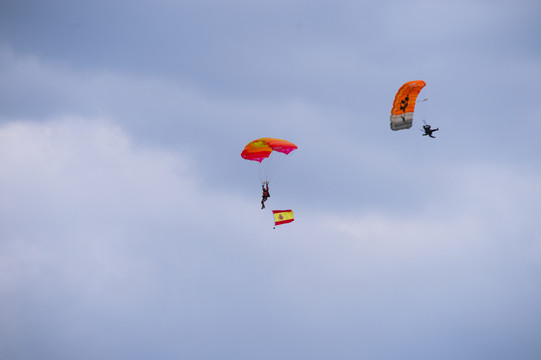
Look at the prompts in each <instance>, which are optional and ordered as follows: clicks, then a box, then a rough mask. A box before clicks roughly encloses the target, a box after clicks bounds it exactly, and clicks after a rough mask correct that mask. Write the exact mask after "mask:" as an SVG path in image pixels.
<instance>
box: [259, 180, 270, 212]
mask: <svg viewBox="0 0 541 360" xmlns="http://www.w3.org/2000/svg"><path fill="white" fill-rule="evenodd" d="M265 185H266V188H265ZM261 190H262V191H263V196H262V199H261V209H264V208H265V201H267V199H268V198H270V193H269V182H268V181H265V182H264V183H263V185H261Z"/></svg>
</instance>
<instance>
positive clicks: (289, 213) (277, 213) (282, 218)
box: [272, 210, 295, 225]
mask: <svg viewBox="0 0 541 360" xmlns="http://www.w3.org/2000/svg"><path fill="white" fill-rule="evenodd" d="M272 213H273V215H274V225H282V224H287V223H290V222H292V221H293V220H295V219H293V210H272Z"/></svg>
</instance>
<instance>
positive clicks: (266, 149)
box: [240, 138, 297, 162]
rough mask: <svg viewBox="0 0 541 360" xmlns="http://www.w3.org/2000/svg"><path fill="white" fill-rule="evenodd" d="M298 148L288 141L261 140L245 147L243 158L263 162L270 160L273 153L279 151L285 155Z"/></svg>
mask: <svg viewBox="0 0 541 360" xmlns="http://www.w3.org/2000/svg"><path fill="white" fill-rule="evenodd" d="M296 148H297V145H295V144H293V143H292V142H289V141H287V140H281V139H273V138H261V139H257V140H254V141H251V142H250V143H249V144H248V145H246V146H245V147H244V150H243V151H242V154H241V155H240V156H242V158H244V159H246V160H253V161H258V162H261V161H263V160H264V159H265V158H268V157H269V156H270V154H271V153H272V152H273V151H278V152H281V153H284V154H286V155H287V154H289V153H290V152H292V151H293V150H295V149H296Z"/></svg>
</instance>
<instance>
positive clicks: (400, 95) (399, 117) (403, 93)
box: [391, 80, 426, 130]
mask: <svg viewBox="0 0 541 360" xmlns="http://www.w3.org/2000/svg"><path fill="white" fill-rule="evenodd" d="M425 85H426V83H425V82H424V81H423V80H414V81H408V82H407V83H405V84H404V85H402V86H401V87H400V89H399V90H398V92H397V93H396V96H395V98H394V102H393V108H392V110H391V129H392V130H402V129H409V128H411V126H412V124H413V112H414V110H415V102H416V101H417V96H418V95H419V92H420V91H421V89H422V88H424V87H425Z"/></svg>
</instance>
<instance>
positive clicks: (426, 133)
mask: <svg viewBox="0 0 541 360" xmlns="http://www.w3.org/2000/svg"><path fill="white" fill-rule="evenodd" d="M423 130H424V131H425V133H424V134H423V136H427V135H428V136H430V137H431V138H433V139H435V138H436V137H435V136H433V135H432V133H433V132H434V131H438V130H439V128H435V129H431V128H430V125H428V124H425V125H423Z"/></svg>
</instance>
